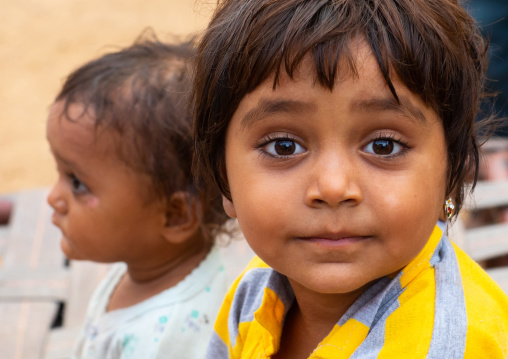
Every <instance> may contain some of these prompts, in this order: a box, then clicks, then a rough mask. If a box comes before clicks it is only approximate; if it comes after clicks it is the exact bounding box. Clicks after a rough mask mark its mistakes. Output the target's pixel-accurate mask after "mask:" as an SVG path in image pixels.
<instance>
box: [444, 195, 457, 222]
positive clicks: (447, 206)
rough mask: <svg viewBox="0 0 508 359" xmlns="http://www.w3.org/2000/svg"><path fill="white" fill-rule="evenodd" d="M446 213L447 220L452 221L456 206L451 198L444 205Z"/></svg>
mask: <svg viewBox="0 0 508 359" xmlns="http://www.w3.org/2000/svg"><path fill="white" fill-rule="evenodd" d="M444 211H445V215H446V218H448V219H450V218H451V217H452V216H453V213H454V212H455V205H454V204H453V202H452V198H451V197H449V198H448V199H447V200H446V201H445V204H444Z"/></svg>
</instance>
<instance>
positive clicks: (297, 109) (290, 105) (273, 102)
mask: <svg viewBox="0 0 508 359" xmlns="http://www.w3.org/2000/svg"><path fill="white" fill-rule="evenodd" d="M315 110H316V105H315V104H313V103H310V102H305V101H296V100H287V99H267V98H262V99H260V100H259V103H258V105H257V106H255V107H254V108H251V109H250V110H249V111H248V112H247V113H246V114H245V116H243V118H242V120H241V122H240V128H241V129H242V130H243V129H245V127H251V126H252V125H253V124H254V123H255V122H257V121H259V120H262V119H263V118H265V117H266V116H268V115H272V114H276V113H302V112H312V111H315Z"/></svg>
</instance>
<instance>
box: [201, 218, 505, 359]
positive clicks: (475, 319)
mask: <svg viewBox="0 0 508 359" xmlns="http://www.w3.org/2000/svg"><path fill="white" fill-rule="evenodd" d="M445 226H446V225H445V224H444V223H442V222H439V223H438V225H436V227H435V228H434V231H433V233H432V235H431V237H430V238H429V240H428V242H427V244H426V245H425V247H424V248H423V250H422V251H421V252H420V253H419V254H418V255H417V256H416V258H414V259H413V260H412V261H411V262H410V263H409V264H408V265H407V266H406V267H404V268H403V269H402V270H401V271H400V272H399V273H398V274H397V275H396V276H395V277H391V278H389V277H384V278H381V279H379V280H378V281H377V282H376V283H375V284H373V285H372V286H371V287H370V288H368V289H367V290H366V291H365V292H364V293H363V294H362V295H361V296H360V297H359V298H358V299H357V300H356V302H355V303H353V305H352V306H351V307H350V308H349V309H348V311H347V312H346V313H345V314H344V316H343V317H342V318H341V319H340V320H339V322H338V323H337V324H336V325H335V326H334V328H333V329H332V331H331V332H330V333H329V334H328V336H327V337H326V338H324V339H323V340H322V341H321V343H320V344H319V345H318V346H317V348H316V349H315V350H314V351H313V353H312V354H311V355H310V357H309V358H312V359H318V358H412V359H419V358H439V359H444V358H446V359H455V358H457V359H458V358H472V359H473V358H474V359H478V358H502V359H506V358H507V357H508V296H507V295H506V294H505V293H504V292H503V291H502V290H501V289H500V288H499V286H498V285H497V284H496V283H495V282H494V281H493V280H492V279H491V278H490V277H489V276H488V275H487V274H486V273H485V272H484V271H483V269H481V268H480V267H479V266H478V265H477V264H476V263H475V262H474V261H473V260H472V259H470V258H469V257H468V256H467V255H466V254H465V253H464V252H463V251H462V250H460V249H459V248H458V247H456V246H455V245H454V244H452V243H451V242H450V241H449V240H448V238H447V237H446V236H445V235H444V228H445ZM293 300H294V294H293V291H292V289H291V286H290V285H289V282H288V280H287V278H286V277H284V276H283V275H281V274H279V273H278V272H276V271H274V270H273V269H271V268H269V267H268V266H267V265H266V264H265V263H263V262H262V261H261V260H260V259H259V258H254V259H253V260H252V262H251V263H250V264H249V266H248V267H247V269H246V270H245V271H244V273H243V274H242V275H241V276H240V277H239V278H238V279H237V280H236V281H235V282H234V283H233V285H232V287H231V288H230V290H229V292H228V294H227V295H226V298H225V300H224V302H223V304H222V308H221V310H220V312H219V316H218V318H217V321H216V323H215V333H214V335H213V337H212V340H211V342H210V345H209V347H208V354H207V358H209V359H212V358H213V359H221V358H242V359H243V358H245V359H262V358H270V357H271V356H272V355H273V354H274V353H276V352H277V350H278V347H279V342H280V336H281V330H282V323H283V320H284V316H285V313H286V312H287V311H288V309H289V307H290V306H291V304H292V302H293Z"/></svg>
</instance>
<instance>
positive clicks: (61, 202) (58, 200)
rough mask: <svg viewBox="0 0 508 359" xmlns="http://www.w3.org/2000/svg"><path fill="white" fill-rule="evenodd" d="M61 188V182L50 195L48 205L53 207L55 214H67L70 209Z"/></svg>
mask: <svg viewBox="0 0 508 359" xmlns="http://www.w3.org/2000/svg"><path fill="white" fill-rule="evenodd" d="M60 186H61V184H60V181H59V182H57V183H56V184H55V185H54V186H53V188H52V189H51V191H50V192H49V194H48V203H49V205H50V206H51V207H53V209H54V210H55V212H58V213H60V214H66V213H67V211H68V209H69V208H68V205H67V201H66V200H65V198H64V195H63V192H62V189H61V187H60Z"/></svg>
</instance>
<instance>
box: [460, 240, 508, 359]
mask: <svg viewBox="0 0 508 359" xmlns="http://www.w3.org/2000/svg"><path fill="white" fill-rule="evenodd" d="M454 250H455V254H456V256H457V262H458V265H459V270H460V274H461V279H462V288H463V290H464V299H465V304H466V312H467V319H468V320H467V341H466V353H465V357H466V358H479V357H489V358H497V357H503V358H504V357H506V354H507V353H506V351H507V350H508V296H507V294H506V293H505V292H504V291H503V290H502V289H501V288H500V287H499V285H497V283H496V282H494V280H493V279H492V278H491V277H490V276H489V275H488V274H487V273H486V272H485V271H484V270H483V269H482V268H481V267H480V266H479V265H478V264H477V263H476V262H475V261H473V260H472V259H471V258H470V257H469V256H468V255H467V254H466V253H464V251H462V250H461V249H460V248H459V247H458V246H456V245H454ZM496 344H497V345H496ZM499 348H504V349H505V352H504V353H503V354H501V353H496V352H493V351H492V350H496V349H497V350H499Z"/></svg>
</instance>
